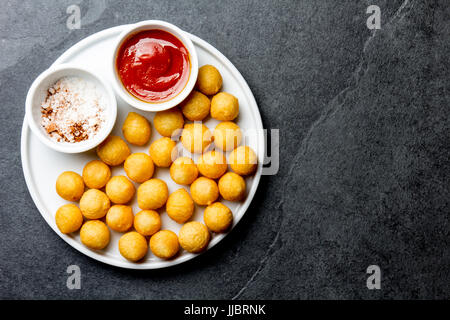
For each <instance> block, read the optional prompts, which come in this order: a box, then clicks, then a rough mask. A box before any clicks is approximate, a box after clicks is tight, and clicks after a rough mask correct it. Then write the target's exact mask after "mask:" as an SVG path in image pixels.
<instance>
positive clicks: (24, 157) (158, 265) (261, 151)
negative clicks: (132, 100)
mask: <svg viewBox="0 0 450 320" xmlns="http://www.w3.org/2000/svg"><path fill="white" fill-rule="evenodd" d="M126 26H127V25H126V24H125V25H120V26H115V27H112V28H107V29H104V30H101V31H99V32H96V33H94V34H92V35H89V36H87V37H86V38H84V39H82V40H80V41H78V42H77V43H75V44H74V45H72V46H71V47H70V48H69V49H67V50H66V51H64V52H63V53H62V54H61V55H60V56H59V57H58V58H57V59H56V60H55V61H54V62H53V63H52V65H51V66H54V65H57V64H60V63H63V61H64V59H67V58H68V57H69V56H70V55H73V54H74V53H75V52H76V51H78V50H80V49H81V48H83V47H85V46H86V45H87V44H89V43H91V42H95V41H96V40H98V39H100V38H106V37H109V36H112V35H113V34H114V33H117V34H119V33H120V31H121V30H123V29H124V28H125V27H126ZM184 32H185V33H186V34H187V35H188V36H189V37H190V38H191V40H192V41H193V42H194V44H195V45H198V46H200V47H203V48H204V49H205V50H206V51H208V52H211V53H212V54H213V55H214V56H215V57H216V58H217V59H218V60H220V62H221V63H222V65H224V66H226V67H227V68H228V69H229V71H230V72H231V74H232V75H233V76H234V77H236V78H237V79H238V80H239V83H240V87H241V88H242V89H243V91H244V94H245V95H246V96H247V98H249V100H250V101H249V103H250V105H252V104H253V107H254V108H253V107H251V108H250V110H251V112H252V113H253V114H254V117H255V119H256V127H257V129H261V130H262V129H264V127H263V124H262V119H261V114H260V112H259V108H258V104H257V103H256V100H255V97H254V96H253V93H252V91H251V90H250V87H249V86H248V83H247V81H245V79H244V77H243V76H242V74H241V73H240V72H239V70H238V69H237V68H236V67H235V66H234V64H233V63H232V62H231V61H230V60H228V58H226V57H225V56H224V55H223V54H222V53H221V52H220V51H219V50H218V49H216V48H215V47H214V46H213V45H211V44H209V43H208V42H206V41H204V40H203V39H201V38H199V37H197V36H195V35H193V34H191V33H188V32H186V31H184ZM29 142H30V128H29V126H28V123H27V119H26V117H24V120H23V124H22V131H21V140H20V145H21V146H20V150H21V152H20V154H21V164H22V171H23V174H24V177H25V183H26V185H27V189H28V192H29V193H30V195H31V198H32V200H33V202H34V205H35V206H36V208H37V209H38V211H39V213H40V215H41V216H42V218H44V220H45V221H46V222H47V224H48V225H49V226H50V227H51V228H52V229H53V231H54V232H55V233H56V234H57V235H58V236H59V237H60V238H62V239H63V240H64V241H65V242H66V243H67V244H68V245H70V246H71V247H73V248H74V249H76V250H77V251H79V252H80V253H82V254H84V255H86V256H88V257H90V258H92V259H94V260H96V261H98V262H102V263H105V264H108V265H111V266H115V267H120V268H125V269H134V270H155V269H162V268H168V267H171V266H175V265H178V264H181V263H184V262H186V261H189V260H192V259H193V258H195V257H198V256H200V255H201V254H203V253H204V252H206V251H209V250H211V249H212V248H213V247H214V246H216V245H217V244H218V243H219V242H220V241H222V240H223V239H224V238H225V237H226V236H227V235H228V234H229V233H231V232H233V229H234V228H235V227H236V226H237V224H238V223H239V221H241V220H242V217H243V216H244V215H245V214H246V213H247V209H248V207H249V206H250V204H251V202H252V201H253V198H254V196H255V194H256V190H257V189H258V186H259V182H260V179H261V173H262V167H263V160H264V155H265V144H264V138H263V136H261V134H259V135H258V136H257V143H258V168H257V171H256V173H255V176H254V178H253V183H252V187H251V189H250V191H249V194H248V196H247V199H249V198H250V200H247V201H245V202H244V203H243V204H242V205H241V208H240V210H243V213H242V215H241V216H240V217H239V218H238V219H236V221H235V223H234V225H233V227H232V229H231V230H230V231H229V232H227V233H224V234H218V235H217V236H216V237H214V239H213V240H212V241H211V242H210V244H209V245H208V248H207V249H206V250H205V251H203V252H202V253H199V254H192V253H186V254H185V255H183V256H179V257H177V258H175V259H174V260H167V261H164V260H161V261H154V262H152V263H151V264H140V263H131V262H129V261H126V260H123V261H122V260H117V259H115V258H111V257H108V256H102V255H101V254H99V253H98V252H97V251H94V250H90V249H88V248H86V247H84V246H83V245H82V244H81V243H80V242H78V241H76V240H75V239H73V238H72V237H70V236H68V235H65V234H62V233H61V232H59V230H58V228H57V226H56V223H55V222H54V221H53V220H51V219H50V218H49V217H48V216H49V214H47V210H46V208H45V206H44V205H43V204H42V203H41V201H40V196H39V192H38V191H37V189H36V188H35V183H34V182H32V181H33V178H32V175H31V171H30V165H29V164H28V161H30V159H29V154H28V148H27V146H28V144H29Z"/></svg>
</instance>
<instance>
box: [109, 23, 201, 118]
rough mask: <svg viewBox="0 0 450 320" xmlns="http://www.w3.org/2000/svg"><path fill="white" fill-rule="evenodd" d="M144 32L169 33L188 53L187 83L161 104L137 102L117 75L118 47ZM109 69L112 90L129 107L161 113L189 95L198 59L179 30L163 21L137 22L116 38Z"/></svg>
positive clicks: (196, 72) (191, 46)
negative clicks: (157, 31) (188, 70)
mask: <svg viewBox="0 0 450 320" xmlns="http://www.w3.org/2000/svg"><path fill="white" fill-rule="evenodd" d="M146 30H163V31H166V32H169V33H171V34H172V35H174V36H175V37H177V38H178V39H179V40H180V41H181V42H182V43H183V45H184V46H185V47H186V49H187V51H188V53H189V61H190V65H191V66H190V67H191V69H190V73H189V78H188V82H187V83H186V85H185V86H184V88H183V89H182V90H181V91H180V93H178V95H176V96H175V97H173V98H172V99H170V100H167V101H162V102H145V101H142V100H139V99H138V98H136V97H135V96H134V95H132V94H131V93H130V92H128V90H127V89H126V88H125V87H124V85H123V84H122V81H121V80H120V76H119V74H118V70H117V66H116V60H117V53H118V51H119V50H120V47H121V46H122V44H123V43H124V41H126V40H127V39H129V37H131V36H132V35H134V34H137V33H139V32H140V31H146ZM111 68H112V72H113V79H114V80H113V85H114V89H115V91H116V92H117V94H118V95H119V96H120V98H122V99H123V100H124V101H125V102H126V103H128V104H129V105H131V106H132V107H134V108H137V109H140V110H144V111H162V110H167V109H170V108H173V107H175V106H176V105H178V104H180V103H181V102H182V101H183V100H184V99H186V97H187V96H188V95H189V94H190V93H191V91H192V89H194V86H195V83H196V82H197V75H198V57H197V51H196V50H195V47H194V44H193V43H192V41H191V39H190V38H189V37H188V36H187V34H186V33H185V32H184V31H182V30H181V29H180V28H178V27H176V26H174V25H173V24H170V23H168V22H165V21H160V20H147V21H142V22H138V23H136V24H132V25H130V26H128V27H127V28H126V29H125V30H124V31H123V32H122V33H121V34H120V35H119V37H118V39H117V41H116V44H115V47H114V51H113V54H112V57H111Z"/></svg>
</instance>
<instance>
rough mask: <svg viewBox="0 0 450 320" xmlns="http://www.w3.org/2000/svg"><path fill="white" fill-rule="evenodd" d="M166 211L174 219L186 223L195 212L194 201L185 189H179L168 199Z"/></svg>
mask: <svg viewBox="0 0 450 320" xmlns="http://www.w3.org/2000/svg"><path fill="white" fill-rule="evenodd" d="M166 211H167V215H168V216H169V217H170V218H171V219H172V220H174V221H176V222H178V223H185V222H186V221H188V220H189V219H190V218H191V217H192V214H193V213H194V201H192V198H191V196H190V195H189V193H188V192H187V191H186V190H185V189H178V190H177V191H175V192H173V193H172V194H171V195H170V196H169V198H168V199H167V203H166Z"/></svg>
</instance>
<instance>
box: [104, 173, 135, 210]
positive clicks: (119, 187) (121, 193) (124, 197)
mask: <svg viewBox="0 0 450 320" xmlns="http://www.w3.org/2000/svg"><path fill="white" fill-rule="evenodd" d="M105 191H106V194H107V195H108V198H109V199H110V200H111V201H112V202H113V203H116V204H125V203H127V202H129V201H130V200H131V199H132V198H133V196H134V193H135V192H136V189H135V188H134V185H133V184H132V183H131V181H130V180H128V179H127V178H126V177H125V176H115V177H112V178H111V179H110V180H109V181H108V183H107V184H106V188H105Z"/></svg>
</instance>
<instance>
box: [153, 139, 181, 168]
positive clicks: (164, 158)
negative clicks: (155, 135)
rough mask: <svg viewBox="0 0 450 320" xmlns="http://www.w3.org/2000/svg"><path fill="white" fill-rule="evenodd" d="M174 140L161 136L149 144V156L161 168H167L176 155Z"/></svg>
mask: <svg viewBox="0 0 450 320" xmlns="http://www.w3.org/2000/svg"><path fill="white" fill-rule="evenodd" d="M176 144H177V143H176V142H175V141H173V140H172V139H170V138H167V137H163V138H161V139H158V140H156V141H155V142H153V143H152V144H151V145H150V150H149V152H150V156H151V157H152V160H153V162H154V163H155V164H156V165H157V166H158V167H162V168H168V167H170V165H171V164H172V161H173V159H174V158H175V157H176V156H177V154H176V151H177V149H176V148H175V146H176Z"/></svg>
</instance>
